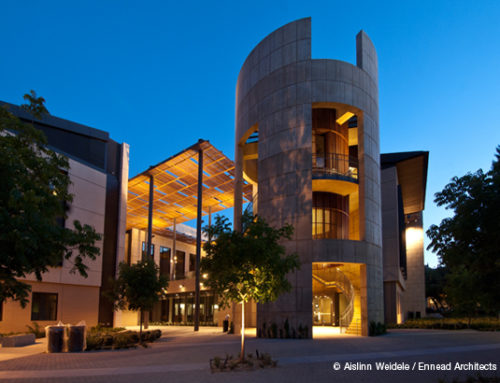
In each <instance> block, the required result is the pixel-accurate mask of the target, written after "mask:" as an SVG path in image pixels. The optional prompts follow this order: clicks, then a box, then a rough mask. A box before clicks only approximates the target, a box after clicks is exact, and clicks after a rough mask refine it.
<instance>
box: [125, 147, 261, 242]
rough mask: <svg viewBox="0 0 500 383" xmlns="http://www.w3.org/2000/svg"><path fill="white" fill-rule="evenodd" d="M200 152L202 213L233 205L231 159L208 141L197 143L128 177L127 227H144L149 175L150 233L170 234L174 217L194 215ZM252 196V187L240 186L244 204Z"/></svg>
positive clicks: (184, 218) (185, 218) (178, 219)
mask: <svg viewBox="0 0 500 383" xmlns="http://www.w3.org/2000/svg"><path fill="white" fill-rule="evenodd" d="M200 148H201V149H202V151H203V198H202V216H204V215H207V214H209V212H210V213H217V212H219V211H221V210H224V209H227V208H230V207H233V206H234V178H235V171H234V162H233V161H232V160H230V159H229V158H228V157H227V156H226V155H225V154H224V153H222V152H221V151H220V150H218V149H216V148H215V147H214V146H213V145H212V144H210V142H209V141H206V140H199V141H198V142H197V143H196V144H194V145H191V146H190V147H188V148H186V149H184V150H182V151H181V152H180V153H178V154H176V155H174V156H172V157H169V158H168V159H166V160H164V161H162V162H160V163H159V164H157V165H154V166H151V167H149V168H148V169H147V170H145V171H143V172H141V173H139V174H138V175H136V176H134V177H132V178H130V179H129V182H128V203H127V230H128V229H131V228H137V229H141V230H147V227H148V211H149V179H150V178H149V177H150V175H151V176H153V177H154V193H153V233H156V234H159V235H162V236H166V237H168V236H171V235H172V234H171V229H169V228H170V227H171V226H172V225H173V223H174V219H175V222H176V223H182V222H186V221H190V220H192V219H194V218H197V205H198V150H199V149H200ZM251 199H252V186H251V185H250V184H244V185H243V203H246V202H249V201H251Z"/></svg>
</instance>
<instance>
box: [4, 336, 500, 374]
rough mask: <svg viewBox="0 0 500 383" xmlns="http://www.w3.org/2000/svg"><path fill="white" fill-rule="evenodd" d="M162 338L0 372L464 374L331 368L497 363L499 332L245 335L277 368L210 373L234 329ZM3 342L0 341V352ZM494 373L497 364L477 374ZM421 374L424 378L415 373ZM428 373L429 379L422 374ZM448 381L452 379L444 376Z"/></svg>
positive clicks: (8, 366)
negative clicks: (335, 366) (390, 363)
mask: <svg viewBox="0 0 500 383" xmlns="http://www.w3.org/2000/svg"><path fill="white" fill-rule="evenodd" d="M163 330H164V334H163V336H162V338H161V339H159V340H158V341H157V342H155V343H154V344H153V345H152V346H151V347H148V348H146V349H144V348H138V349H133V350H118V351H96V352H84V353H62V354H46V353H42V354H37V355H27V356H23V357H18V358H15V359H10V360H4V361H2V362H0V380H3V379H5V380H7V381H15V382H38V383H39V382H106V383H112V382H143V381H144V382H146V381H147V382H163V381H165V382H167V381H168V382H184V381H186V382H188V381H189V382H204V381H206V382H215V381H217V382H225V381H228V382H230V381H238V382H240V381H241V382H246V381H248V382H255V381H269V382H273V383H276V382H280V381H287V382H288V381H290V382H294V381H295V382H310V380H311V378H312V377H314V380H315V381H328V382H331V381H333V380H335V378H339V379H341V380H343V381H356V382H357V381H367V382H372V381H373V382H377V381H381V382H386V381H401V380H404V381H405V383H410V382H412V381H415V382H417V381H430V382H432V381H434V382H437V379H439V378H440V377H450V378H451V377H453V376H460V377H466V376H471V375H476V373H465V372H461V373H455V374H453V373H443V372H441V373H437V372H435V371H434V372H432V373H414V372H413V373H412V372H411V371H409V372H408V371H404V372H394V371H391V372H389V373H387V372H385V373H382V372H374V371H357V372H353V371H340V372H337V371H333V369H332V363H333V362H335V361H339V362H341V363H344V362H347V361H356V360H362V361H368V362H375V361H382V360H386V361H397V362H401V361H408V362H412V363H413V362H415V361H417V362H418V361H430V362H432V361H434V362H436V361H440V360H441V361H443V362H450V361H453V362H455V361H463V362H469V361H471V362H474V361H477V362H481V363H487V362H492V363H496V365H497V368H500V333H491V332H489V333H488V332H476V331H432V330H429V331H425V330H409V331H407V330H397V331H392V332H391V333H389V334H388V335H386V336H382V337H376V338H366V337H346V336H337V337H333V338H329V339H316V340H293V339H286V340H280V339H256V338H255V337H249V338H248V341H247V353H248V352H255V349H258V350H260V351H261V352H262V351H265V352H269V353H271V355H272V356H273V358H275V359H278V360H279V363H278V368H275V369H266V370H262V371H238V372H228V373H214V374H212V373H211V372H210V371H209V367H208V360H209V359H210V358H211V357H213V356H215V355H219V356H224V355H225V354H226V353H229V354H233V355H236V354H237V353H238V352H239V340H240V338H239V336H236V335H226V334H221V333H220V332H219V331H220V330H219V329H214V328H203V329H202V331H200V333H198V334H195V333H193V331H192V329H191V328H182V327H181V328H173V327H166V328H164V329H163ZM4 351H5V350H4V349H0V360H2V359H1V355H2V353H3V352H4ZM492 374H493V375H495V374H496V375H497V376H500V373H499V371H496V372H495V373H485V374H484V375H492ZM422 379H424V380H422ZM429 379H430V380H429ZM450 382H451V380H450Z"/></svg>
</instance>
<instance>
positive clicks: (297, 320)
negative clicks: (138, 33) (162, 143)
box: [234, 18, 426, 336]
mask: <svg viewBox="0 0 500 383" xmlns="http://www.w3.org/2000/svg"><path fill="white" fill-rule="evenodd" d="M378 121H379V105H378V63H377V53H376V51H375V47H374V45H373V43H372V41H371V40H370V38H369V37H368V35H367V34H366V33H365V32H363V31H361V32H359V33H358V35H357V36H356V65H352V64H350V63H347V62H343V61H338V60H331V59H312V58H311V19H310V18H305V19H301V20H297V21H294V22H292V23H289V24H287V25H285V26H283V27H281V28H279V29H278V30H276V31H274V32H272V33H271V34H270V35H268V36H267V37H266V38H264V39H263V40H262V41H261V42H260V43H259V44H258V45H257V46H256V47H255V48H254V49H253V51H252V52H251V53H250V54H249V56H248V57H247V59H246V61H245V63H244V64H243V66H242V68H241V71H240V74H239V76H238V82H237V86H236V129H235V135H236V137H235V140H236V141H235V156H236V159H235V162H236V184H235V216H234V221H235V225H236V227H237V226H238V225H239V224H240V217H241V212H242V201H241V198H240V195H241V188H242V187H243V185H244V181H247V182H248V183H250V184H251V185H252V188H253V192H252V194H253V196H254V203H253V209H254V213H256V214H259V215H260V216H262V217H264V218H265V219H266V220H267V221H268V222H269V223H270V224H272V225H274V226H283V225H284V224H287V223H288V224H291V225H293V226H294V228H295V233H294V237H293V238H292V239H291V240H289V241H286V242H285V243H284V244H285V246H286V249H287V250H288V251H289V252H295V253H297V254H298V255H299V258H300V262H301V268H300V270H298V271H296V272H295V273H294V274H293V275H290V277H289V280H290V282H291V284H292V286H293V288H292V291H291V292H290V293H288V294H284V295H282V296H281V297H280V298H279V299H278V300H277V301H276V302H273V303H267V304H259V305H257V328H258V329H259V328H263V327H264V326H269V325H271V324H272V323H275V324H276V325H277V326H278V327H281V326H283V325H284V323H285V321H287V320H288V323H289V325H290V326H291V327H293V328H298V327H302V328H304V327H306V328H308V329H312V326H319V325H330V326H339V327H340V328H344V329H346V330H347V332H348V333H355V334H362V335H367V334H368V326H369V323H370V322H384V310H385V311H386V312H387V313H389V312H390V313H392V312H393V311H394V310H393V309H392V308H391V309H389V308H387V307H386V308H385V309H384V281H386V284H385V286H386V291H387V294H389V293H391V294H393V295H396V294H399V295H401V297H402V298H401V300H402V301H405V305H406V307H407V308H408V310H410V311H413V312H420V313H423V312H424V311H423V309H422V308H421V305H420V304H422V305H424V304H425V297H424V294H423V291H422V286H423V280H422V278H421V276H422V275H423V274H422V272H423V267H424V265H423V249H422V246H421V242H422V241H420V245H419V246H417V247H415V248H412V249H411V250H410V248H409V247H407V249H408V250H409V251H410V253H411V256H410V258H409V259H410V261H409V262H408V263H407V264H406V271H407V274H406V275H407V276H408V279H407V280H406V283H404V282H402V283H401V285H406V290H405V288H404V287H400V290H397V291H396V292H395V291H394V290H395V287H394V281H393V278H392V277H389V276H387V279H385V278H384V272H385V271H386V270H387V271H388V270H392V269H397V270H399V269H400V266H401V262H403V258H404V257H403V255H404V254H403V253H402V252H399V249H396V250H398V251H397V252H396V253H394V254H396V255H397V256H398V259H397V260H400V259H401V261H400V263H397V264H391V265H390V266H389V265H388V266H387V267H384V266H385V263H384V262H385V261H384V256H386V259H387V262H391V261H389V258H390V257H392V256H394V254H393V253H391V252H392V251H393V250H394V249H387V251H384V250H383V234H382V232H383V230H382V229H383V220H382V209H383V205H382V196H381V191H382V189H381V163H380V150H379V123H378ZM401 156H402V157H401V158H399V157H398V158H396V159H394V160H395V161H396V160H397V159H401V160H403V159H404V155H403V154H402V155H401ZM422 156H423V157H425V155H422ZM396 157H397V156H396ZM419 158H420V157H419ZM425 158H426V157H425ZM388 159H391V160H392V159H393V158H392V157H391V156H389V157H388ZM419 161H420V162H421V159H420V160H419ZM394 166H396V168H397V170H398V175H399V176H400V177H404V176H402V175H401V174H402V172H403V171H404V170H400V168H399V167H398V166H399V165H398V164H395V165H394ZM422 169H424V168H422V167H421V168H420V170H422ZM384 172H386V173H388V172H389V170H384ZM384 174H385V173H384ZM425 174H426V167H425V173H422V174H420V176H421V177H422V176H424V177H425ZM407 181H408V182H409V183H412V181H411V180H406V181H405V180H401V179H400V180H399V182H400V183H401V185H402V188H403V197H404V196H405V193H404V190H405V186H404V185H405V182H407ZM421 181H422V180H421ZM394 182H396V183H394ZM397 185H398V183H397V180H396V181H395V180H393V184H392V187H396V189H397V187H398V186H397ZM422 185H423V191H424V194H425V182H424V183H423V184H422V182H420V184H419V186H420V187H422ZM417 186H418V185H417ZM384 191H385V190H384ZM419 192H422V189H421V190H419ZM392 197H394V196H391V198H392ZM387 198H390V197H389V196H387ZM394 198H396V199H395V200H391V203H393V202H395V203H396V204H397V201H398V200H397V196H396V197H394ZM403 203H404V204H405V205H404V207H405V209H403V210H404V213H405V214H414V216H411V217H410V218H409V217H407V216H406V215H405V220H406V225H407V226H409V225H410V222H412V223H411V224H412V225H416V226H418V227H420V228H421V224H422V222H421V210H422V209H423V196H422V195H420V205H419V206H418V208H417V207H415V208H414V207H413V206H412V207H409V206H410V205H408V208H407V209H406V206H407V204H410V202H408V201H407V200H404V201H403ZM399 210H401V209H399ZM399 210H398V211H399ZM392 218H393V217H389V216H387V219H392ZM396 218H398V217H396ZM415 219H416V220H417V222H415ZM398 222H399V221H397V220H396V224H397V223H398ZM384 226H385V222H384ZM387 227H390V224H389V223H387ZM403 227H404V225H402V226H399V229H402V228H403ZM394 251H395V250H394ZM413 252H414V253H413ZM417 253H418V255H417ZM414 254H415V255H414ZM400 256H401V258H399V257H400ZM410 264H411V266H410ZM414 276H415V278H414ZM397 277H398V278H399V275H398V276H397ZM402 278H403V280H404V279H405V276H403V277H402ZM413 279H415V281H414V282H413ZM391 283H392V285H391ZM403 290H405V291H404V294H403ZM410 290H415V291H414V292H412V293H407V291H410ZM399 295H398V296H399ZM410 296H411V298H409V297H410ZM406 297H408V299H406ZM393 301H394V302H396V301H397V302H399V301H400V300H399V299H398V300H396V299H395V298H393V297H392V298H391V297H389V296H387V297H386V298H385V302H386V303H387V304H395V303H393ZM406 301H407V302H406ZM403 306H404V305H403ZM403 306H400V311H401V310H403V308H401V307H403ZM422 307H423V306H422ZM401 312H402V311H401ZM389 318H390V320H391V321H392V320H393V319H394V318H393V317H389ZM396 319H397V318H396ZM309 336H311V332H310V331H309Z"/></svg>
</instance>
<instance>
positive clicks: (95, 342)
mask: <svg viewBox="0 0 500 383" xmlns="http://www.w3.org/2000/svg"><path fill="white" fill-rule="evenodd" d="M103 341H104V339H103V337H102V336H101V335H100V334H98V333H88V334H87V349H86V350H87V351H92V350H100V349H102V344H103Z"/></svg>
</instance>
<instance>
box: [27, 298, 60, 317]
mask: <svg viewBox="0 0 500 383" xmlns="http://www.w3.org/2000/svg"><path fill="white" fill-rule="evenodd" d="M56 319H57V294H56V293H33V297H32V299H31V320H32V321H35V320H56Z"/></svg>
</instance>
